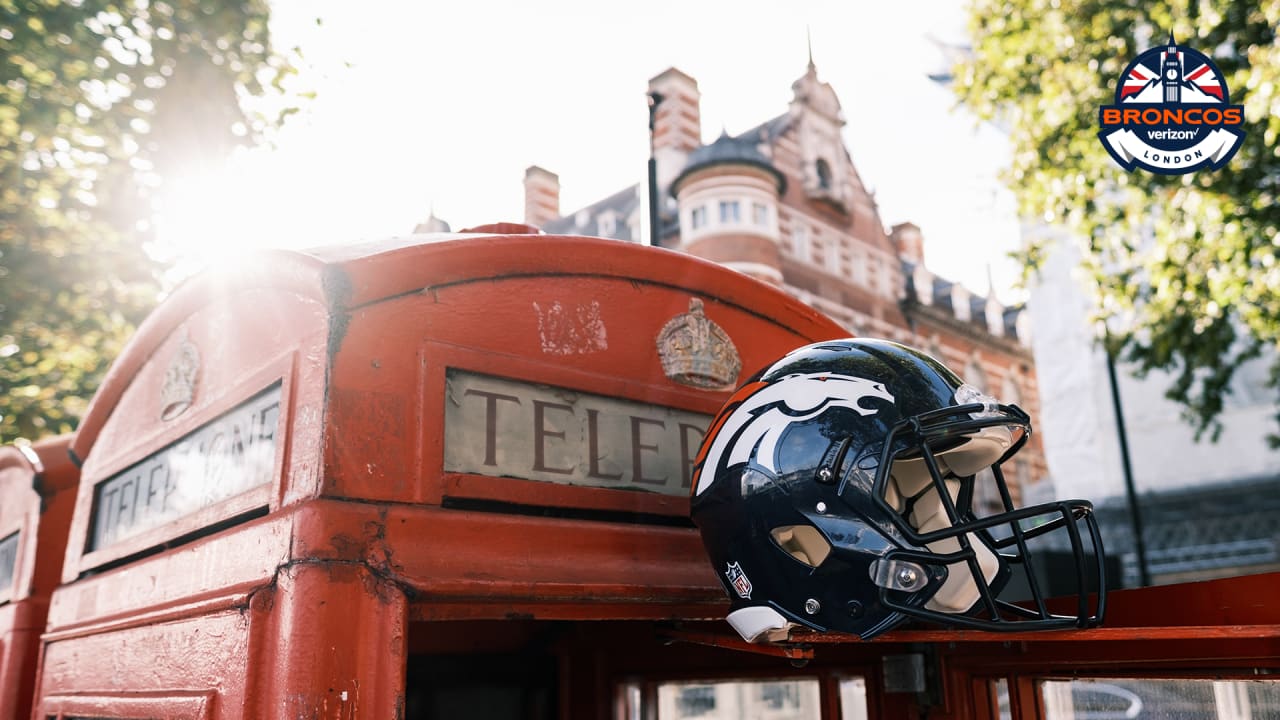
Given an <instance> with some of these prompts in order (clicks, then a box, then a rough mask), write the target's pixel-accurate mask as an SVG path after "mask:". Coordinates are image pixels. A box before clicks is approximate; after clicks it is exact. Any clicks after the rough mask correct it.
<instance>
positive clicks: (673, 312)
mask: <svg viewBox="0 0 1280 720" xmlns="http://www.w3.org/2000/svg"><path fill="white" fill-rule="evenodd" d="M500 233H508V234H500ZM845 334H846V333H845V331H844V330H842V329H841V328H840V327H838V326H837V325H835V324H834V323H833V322H831V321H830V320H828V319H826V318H824V317H822V316H820V315H818V314H816V313H815V312H814V311H812V310H811V309H809V308H808V307H806V306H804V305H802V304H801V303H799V302H797V301H796V300H795V299H793V298H791V297H789V296H787V295H785V294H783V293H781V292H779V291H777V290H776V289H773V288H771V287H768V286H765V285H762V284H760V283H758V282H755V281H753V280H750V279H748V278H746V277H745V276H742V275H739V274H737V273H735V272H733V271H730V270H727V269H725V268H722V267H719V266H716V265H713V264H710V263H706V262H703V261H700V260H697V259H694V258H691V257H689V256H686V255H681V254H677V253H672V252H668V251H665V250H659V249H653V248H645V247H639V246H634V245H629V244H625V243H619V242H616V241H603V240H594V239H589V238H569V237H551V236H533V235H527V234H519V233H518V232H516V231H515V229H513V228H503V229H493V230H492V231H491V232H490V233H487V234H486V233H476V234H471V235H455V236H445V237H434V238H428V237H410V238H404V239H395V240H390V241H385V242H380V243H373V244H368V245H363V246H357V247H347V248H335V249H329V250H321V251H315V252H313V253H293V252H277V253H273V254H268V255H266V256H264V257H263V258H261V259H259V260H257V261H255V262H254V263H253V264H251V265H247V266H245V267H243V268H241V269H240V271H238V272H236V273H233V274H231V275H224V276H208V277H205V278H203V279H200V280H197V281H195V282H193V283H191V284H189V285H187V286H185V287H184V288H182V289H181V290H179V291H178V292H177V293H175V294H174V296H173V297H172V298H170V299H169V300H168V301H167V302H166V303H165V304H164V305H163V306H162V307H161V308H160V309H159V310H158V311H157V312H156V313H155V314H154V315H153V316H152V317H151V318H150V319H148V321H147V322H146V323H145V324H144V325H143V327H142V328H141V329H140V330H139V333H138V335H137V337H136V338H135V339H134V340H133V341H132V343H131V344H130V345H129V346H128V347H127V348H126V350H125V352H124V354H123V355H122V356H121V357H120V358H119V360H118V361H117V363H116V364H115V366H114V367H113V369H112V371H111V373H110V374H109V376H108V378H107V379H106V381H105V382H104V384H103V386H102V388H101V389H100V391H99V393H98V395H97V396H96V397H95V398H94V400H93V403H92V404H91V407H90V409H89V412H88V414H87V416H86V418H85V419H84V421H83V423H82V425H81V427H80V430H79V431H78V433H77V435H76V436H75V439H74V441H73V443H72V446H71V449H72V452H73V453H74V456H75V457H76V458H78V459H79V460H80V461H82V474H81V482H80V484H79V486H78V495H77V501H76V509H75V516H74V520H73V522H72V524H71V529H70V532H69V537H68V542H67V551H66V556H65V562H64V564H63V568H62V584H61V586H60V587H59V588H58V589H57V590H56V591H55V592H54V594H53V597H52V600H51V604H50V609H49V617H48V624H47V628H46V632H45V634H44V635H43V638H42V656H41V665H40V670H39V676H38V679H37V688H36V695H35V708H36V713H35V715H34V717H36V718H39V720H70V719H72V718H86V717H92V718H95V719H97V718H120V719H123V718H132V719H134V720H138V719H140V718H183V719H212V718H255V719H257V718H290V719H292V718H365V717H367V718H404V719H405V720H423V719H425V718H458V717H466V718H493V719H497V718H561V719H568V718H606V717H613V718H620V719H627V720H630V719H632V718H635V719H637V720H639V719H640V718H646V719H648V718H659V719H661V720H666V719H667V718H673V719H683V718H702V719H705V718H716V719H719V718H728V717H760V718H766V719H767V720H784V719H786V720H792V719H795V718H814V719H817V718H820V719H821V720H836V719H837V718H840V719H842V720H855V719H857V718H867V717H891V718H907V717H910V718H918V717H921V716H922V714H925V713H926V712H927V714H928V716H929V717H930V718H933V720H938V719H939V718H955V719H956V720H959V719H961V718H992V719H994V718H1003V717H1011V718H1045V719H1046V720H1059V719H1063V718H1071V717H1077V718H1084V717H1094V718H1098V717H1103V715H1098V714H1096V713H1095V714H1092V715H1091V714H1090V713H1092V712H1094V711H1093V710H1088V709H1085V710H1081V712H1080V714H1079V715H1076V714H1074V710H1073V708H1076V707H1082V708H1087V707H1093V706H1089V705H1087V703H1086V702H1085V700H1083V699H1081V700H1080V702H1079V703H1076V704H1073V703H1075V702H1076V700H1075V697H1074V695H1073V693H1075V692H1076V691H1077V690H1079V689H1080V687H1079V686H1077V685H1076V684H1074V683H1075V681H1078V680H1081V679H1088V680H1089V681H1090V682H1092V681H1095V680H1099V679H1101V680H1105V681H1107V682H1102V683H1101V684H1097V683H1095V684H1093V685H1087V686H1085V687H1084V688H1083V692H1084V693H1090V692H1092V693H1094V694H1098V695H1100V696H1105V697H1104V699H1105V701H1107V702H1111V701H1112V700H1115V702H1120V703H1125V702H1127V703H1129V704H1128V705H1124V706H1123V707H1121V708H1120V709H1119V710H1118V712H1120V713H1121V716H1124V717H1134V718H1137V717H1141V707H1140V706H1139V705H1137V704H1135V703H1134V702H1133V700H1132V698H1133V697H1137V698H1138V699H1139V701H1141V700H1143V698H1144V697H1145V699H1146V701H1147V707H1148V708H1150V707H1154V706H1155V700H1154V699H1153V698H1155V695H1154V694H1147V695H1145V696H1144V695H1142V693H1148V692H1149V693H1164V692H1166V690H1165V689H1164V688H1163V687H1158V688H1156V689H1143V688H1142V687H1138V686H1135V685H1134V684H1133V683H1132V682H1131V680H1132V678H1134V677H1138V678H1139V679H1142V678H1147V679H1151V678H1152V676H1158V677H1159V678H1162V680H1160V681H1161V682H1163V681H1164V680H1163V679H1167V678H1170V677H1172V678H1177V681H1178V682H1181V683H1183V684H1186V683H1187V682H1189V681H1190V680H1191V679H1192V678H1199V679H1202V680H1204V681H1205V682H1209V683H1211V684H1212V683H1222V682H1227V681H1230V682H1231V683H1237V684H1235V685H1230V684H1229V685H1224V686H1223V687H1224V688H1225V689H1222V690H1221V697H1222V698H1225V699H1224V700H1223V703H1224V704H1223V705H1222V707H1225V708H1228V710H1230V708H1231V707H1235V708H1237V709H1239V708H1240V707H1242V706H1243V705H1242V704H1241V703H1244V704H1248V703H1250V702H1253V703H1254V705H1253V706H1254V707H1260V708H1263V707H1269V706H1267V705H1266V703H1267V702H1269V700H1267V698H1268V697H1270V696H1269V695H1268V694H1267V693H1269V692H1271V691H1270V688H1272V687H1277V686H1276V685H1274V684H1273V685H1266V686H1265V688H1266V689H1265V690H1263V691H1260V693H1259V692H1255V690H1257V687H1255V686H1253V685H1249V686H1247V687H1245V686H1242V685H1239V684H1238V681H1240V680H1242V679H1244V678H1256V677H1260V676H1263V675H1262V674H1263V673H1266V672H1269V671H1271V670H1273V669H1275V668H1276V667H1277V658H1278V657H1280V645H1277V639H1280V631H1277V628H1280V611H1278V610H1277V608H1278V607H1280V605H1278V604H1277V603H1276V602H1275V600H1274V598H1275V593H1276V590H1277V588H1280V585H1277V583H1278V582H1280V581H1278V580H1277V577H1278V576H1276V575H1270V576H1257V577H1254V578H1242V579H1237V580H1233V581H1220V582H1218V583H1208V584H1201V585H1195V586H1179V587H1175V588H1150V589H1145V590H1138V591H1125V592H1121V593H1116V594H1115V595H1113V597H1112V599H1111V601H1110V603H1109V605H1110V608H1111V611H1110V613H1111V615H1110V617H1109V619H1108V624H1107V626H1106V627H1104V628H1102V629H1100V630H1088V631H1067V632H1058V633H1043V634H1040V635H1034V634H1030V633H1021V634H1012V635H999V634H987V633H980V632H974V631H954V630H950V631H944V630H930V629H921V628H908V629H903V630H899V631H894V632H891V633H887V634H886V635H884V636H882V637H880V638H878V639H877V640H876V641H874V642H861V641H857V640H856V639H854V638H849V637H843V638H841V637H833V636H815V637H798V638H796V639H795V642H793V643H792V644H789V645H772V646H752V647H750V648H748V647H747V646H745V644H743V643H741V642H740V641H738V640H736V635H733V634H732V631H731V630H730V629H729V628H728V626H727V624H726V623H725V622H724V620H723V618H724V614H725V611H726V607H727V603H726V602H725V600H724V598H723V595H722V591H721V589H720V586H719V583H718V581H717V580H716V578H715V577H714V576H713V574H712V570H711V568H710V566H709V563H708V562H707V560H706V558H705V553H704V551H703V548H702V546H701V543H700V540H699V538H698V535H697V532H696V531H695V530H694V529H693V527H692V526H691V524H690V523H689V521H688V519H687V513H688V499H687V498H688V484H689V475H690V469H691V468H690V465H691V460H692V457H693V454H694V453H695V452H696V448H697V446H698V441H699V440H700V439H701V434H702V432H703V430H704V429H705V427H706V424H707V422H708V421H709V419H710V416H711V414H712V413H714V412H715V411H716V410H717V409H718V408H719V407H720V405H721V404H722V403H723V402H724V400H725V399H726V397H727V395H728V390H729V389H730V388H732V387H734V386H736V385H737V384H738V383H740V382H741V381H742V380H743V379H745V378H746V377H747V376H748V375H749V374H750V373H751V372H753V371H754V370H756V369H758V368H760V367H761V366H763V365H765V364H766V363H769V362H771V361H772V360H774V359H776V358H777V357H778V356H779V355H780V354H781V353H783V352H785V351H787V350H790V349H791V348H794V347H796V346H799V345H802V344H806V343H809V342H813V341H817V340H821V339H828V338H833V337H838V336H843V335H845ZM1153 607H1154V608H1156V611H1153V610H1152V608H1153ZM1153 681H1154V680H1153ZM1104 686H1105V687H1104ZM1241 687H1245V691H1242V690H1241V689H1240V688H1241ZM1135 688H1136V689H1135ZM1202 689H1203V688H1202ZM1209 692H1210V695H1209V696H1208V697H1210V701H1209V702H1211V703H1212V702H1216V701H1217V698H1219V686H1218V685H1216V684H1215V685H1213V687H1212V688H1211V690H1210V691H1209ZM1107 693H1111V695H1107ZM1126 693H1127V694H1126ZM1131 696H1132V697H1131ZM1082 697H1083V695H1082ZM1117 698H1118V699H1117ZM1090 702H1091V701H1090ZM1100 702H1102V701H1100ZM1232 702H1234V703H1235V705H1234V706H1232V705H1231V703H1232ZM1135 708H1137V710H1135ZM1112 709H1114V708H1112ZM1106 712H1111V710H1106ZM1278 712H1280V711H1278ZM1218 717H1222V718H1232V719H1233V720H1240V719H1241V718H1244V717H1246V716H1245V715H1243V714H1241V713H1236V714H1235V715H1231V714H1226V715H1224V714H1223V713H1221V712H1220V713H1219V714H1218Z"/></svg>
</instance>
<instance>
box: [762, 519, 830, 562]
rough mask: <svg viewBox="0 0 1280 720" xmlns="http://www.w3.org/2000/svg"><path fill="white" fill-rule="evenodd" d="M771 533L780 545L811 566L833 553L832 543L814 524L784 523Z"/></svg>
mask: <svg viewBox="0 0 1280 720" xmlns="http://www.w3.org/2000/svg"><path fill="white" fill-rule="evenodd" d="M769 534H770V535H772V536H773V541H774V542H775V543H777V544H778V547H780V548H782V549H783V550H784V551H785V552H786V553H787V554H788V555H790V556H791V557H793V558H795V559H796V560H799V561H800V562H802V563H804V564H805V565H808V566H809V567H818V566H819V565H821V564H822V563H823V561H824V560H826V559H827V556H828V555H830V554H831V544H830V543H828V542H827V539H826V538H825V537H823V535H822V533H821V532H819V531H818V528H815V527H813V526H812V525H783V526H781V527H776V528H774V529H773V530H770V531H769Z"/></svg>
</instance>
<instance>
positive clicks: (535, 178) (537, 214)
mask: <svg viewBox="0 0 1280 720" xmlns="http://www.w3.org/2000/svg"><path fill="white" fill-rule="evenodd" d="M559 217H560V176H559V175H556V174H555V173H553V172H551V171H550V170H545V169H543V168H540V167H538V166H537V165H530V166H529V167H528V168H526V169H525V171H524V221H525V223H527V224H529V225H533V226H535V227H539V228H540V227H543V226H544V225H546V224H547V223H549V222H551V221H552V220H555V219H557V218H559Z"/></svg>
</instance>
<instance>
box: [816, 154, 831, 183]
mask: <svg viewBox="0 0 1280 720" xmlns="http://www.w3.org/2000/svg"><path fill="white" fill-rule="evenodd" d="M814 171H815V172H816V173H817V174H818V188H819V189H821V190H830V189H831V166H830V165H828V164H827V161H826V160H823V159H822V158H818V162H816V163H814Z"/></svg>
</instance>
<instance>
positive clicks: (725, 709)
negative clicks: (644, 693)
mask: <svg viewBox="0 0 1280 720" xmlns="http://www.w3.org/2000/svg"><path fill="white" fill-rule="evenodd" d="M820 716H821V705H820V703H819V690H818V680H817V678H807V679H803V680H732V681H725V682H679V683H676V682H672V683H663V684H662V685H659V686H658V720H685V718H697V719H698V720H743V719H745V718H759V719H760V720H818V718H819V717H820ZM846 717H850V716H848V715H846ZM852 717H858V716H857V715H854V716H852ZM862 717H865V714H864V715H863V716H862Z"/></svg>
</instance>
